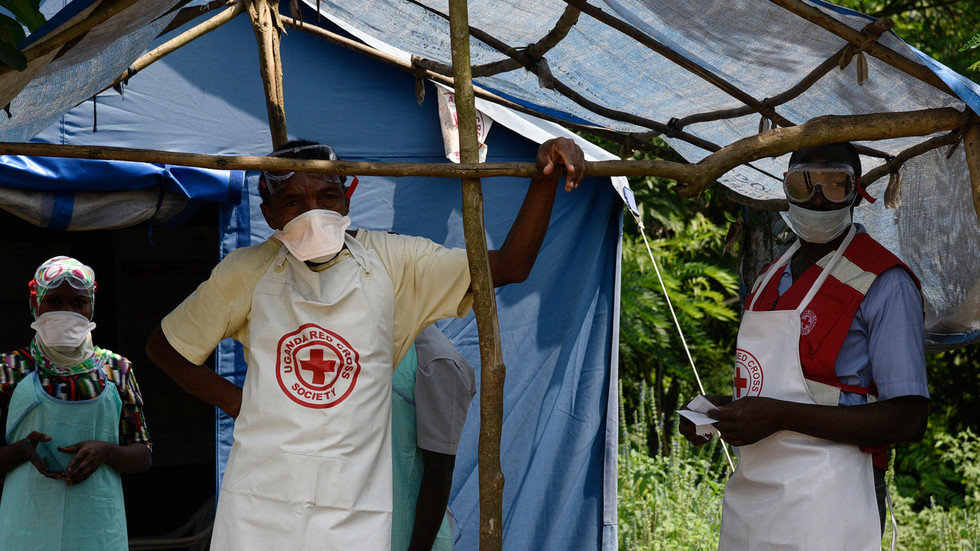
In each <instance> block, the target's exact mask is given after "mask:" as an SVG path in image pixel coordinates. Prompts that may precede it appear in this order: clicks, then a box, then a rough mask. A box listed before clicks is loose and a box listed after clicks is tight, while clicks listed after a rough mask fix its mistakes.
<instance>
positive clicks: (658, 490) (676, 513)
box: [619, 392, 980, 551]
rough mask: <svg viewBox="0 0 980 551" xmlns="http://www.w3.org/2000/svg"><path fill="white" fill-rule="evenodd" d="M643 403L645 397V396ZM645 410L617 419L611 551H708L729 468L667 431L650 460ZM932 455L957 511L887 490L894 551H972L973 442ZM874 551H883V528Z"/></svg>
mask: <svg viewBox="0 0 980 551" xmlns="http://www.w3.org/2000/svg"><path fill="white" fill-rule="evenodd" d="M646 394H647V396H648V397H649V396H652V393H649V392H647V393H646ZM655 411H656V408H654V407H652V404H649V403H647V404H646V405H645V407H643V408H642V414H638V415H637V418H638V419H637V421H636V422H635V423H633V424H632V425H627V424H626V423H625V421H624V419H625V417H624V415H623V412H622V411H620V443H621V445H620V451H619V548H620V549H622V550H624V551H641V550H656V551H660V550H664V551H667V550H679V549H684V550H692V551H701V550H714V549H717V547H718V533H719V530H720V527H721V499H722V495H723V493H724V489H725V481H726V480H727V478H728V476H729V474H730V473H729V467H728V465H727V462H726V461H725V459H724V454H723V453H722V452H721V447H720V444H719V442H718V439H717V438H714V439H712V442H711V443H709V444H707V445H704V446H701V447H699V448H694V447H693V446H691V445H690V444H688V443H687V441H686V440H684V439H683V437H681V436H680V434H679V433H677V432H676V431H675V433H674V434H673V435H671V436H670V439H671V446H670V447H669V449H670V450H672V453H671V454H670V455H669V456H662V455H655V456H653V457H651V456H650V454H649V450H648V449H647V448H646V444H645V442H646V434H647V428H648V426H649V424H655V425H656V426H657V428H658V430H659V429H660V428H662V427H663V419H658V418H657V417H656V415H655V414H654V413H653V412H655ZM935 453H936V454H937V455H938V458H939V460H940V461H944V462H946V463H947V464H949V465H950V466H951V467H952V468H953V469H954V470H955V471H956V472H957V473H959V475H960V477H961V482H962V487H963V489H964V490H963V492H964V495H963V501H962V503H964V505H962V506H958V505H957V506H949V507H943V506H940V505H937V504H936V503H935V501H934V500H930V503H928V504H927V505H926V506H923V507H918V508H917V507H916V506H915V500H914V499H913V497H911V496H904V495H901V494H900V492H899V491H898V490H897V486H896V485H895V484H892V483H891V480H890V481H889V487H890V492H891V498H892V505H893V508H894V514H895V518H896V520H897V522H898V525H899V529H898V540H897V542H896V543H897V544H896V549H898V550H902V551H927V550H928V551H967V550H980V439H978V437H977V435H975V434H973V433H972V432H971V431H969V430H967V431H965V432H962V433H960V434H958V435H957V436H956V437H952V436H949V435H943V434H940V435H938V436H937V437H936V449H935ZM889 476H891V475H889ZM885 530H886V533H885V537H884V539H883V541H882V549H883V550H887V549H890V546H891V539H892V537H891V532H890V527H889V526H886V528H885Z"/></svg>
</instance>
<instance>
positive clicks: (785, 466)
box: [718, 227, 881, 551]
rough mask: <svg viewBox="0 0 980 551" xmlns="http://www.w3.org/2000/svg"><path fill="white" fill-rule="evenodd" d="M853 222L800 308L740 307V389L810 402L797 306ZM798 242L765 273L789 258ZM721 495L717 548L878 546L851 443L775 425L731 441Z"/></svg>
mask: <svg viewBox="0 0 980 551" xmlns="http://www.w3.org/2000/svg"><path fill="white" fill-rule="evenodd" d="M854 231H855V230H854V228H853V227H852V229H851V230H850V231H849V232H848V234H847V237H846V238H845V240H844V242H843V243H842V244H841V246H840V247H839V248H838V250H837V253H836V254H835V255H834V257H833V258H832V259H831V261H830V264H829V265H828V266H827V267H826V268H825V269H824V271H823V273H822V274H821V276H820V277H819V278H818V279H817V281H816V282H814V284H813V287H812V288H811V289H810V291H809V293H808V294H807V296H806V298H804V299H803V301H802V302H801V303H800V306H799V307H798V308H797V309H796V310H773V311H762V312H756V311H752V310H751V308H752V306H750V307H749V308H746V310H745V313H744V315H743V318H742V325H741V327H740V329H739V334H738V351H737V357H736V376H737V377H741V378H742V379H743V381H742V385H740V388H741V393H740V394H735V396H736V397H744V396H747V395H748V396H763V397H769V398H775V399H779V400H786V401H792V402H800V403H808V404H814V403H816V402H815V400H814V399H813V398H812V397H811V395H810V393H809V391H808V389H807V384H806V381H805V380H804V378H803V370H802V367H801V365H800V353H799V342H800V313H801V312H802V311H803V310H804V309H805V308H806V306H807V304H809V302H810V300H811V299H812V298H813V296H814V295H815V294H816V292H817V290H819V288H820V286H821V285H823V282H824V281H825V280H826V278H827V276H828V275H829V274H830V271H831V269H832V268H833V265H834V264H835V263H836V262H837V261H838V260H839V259H840V257H841V255H842V254H843V252H844V249H846V248H847V246H848V245H849V244H850V242H851V239H852V238H853V237H854ZM798 248H799V242H797V243H796V244H794V245H793V247H791V248H790V250H788V251H787V252H786V254H784V255H783V256H782V257H781V258H780V260H779V261H778V262H776V263H775V264H774V265H773V266H772V267H771V268H770V269H769V271H768V273H767V274H766V278H765V280H764V281H763V283H762V287H760V288H764V287H765V285H766V284H767V283H768V281H769V279H770V278H771V277H772V276H773V274H774V273H775V272H776V270H778V269H779V268H780V267H782V266H783V265H785V264H787V262H788V261H789V259H790V258H792V255H793V253H794V252H796V250H797V249H798ZM736 451H737V453H738V454H739V463H738V467H737V468H736V469H735V473H734V474H733V475H732V477H731V478H730V479H729V480H728V484H727V486H726V487H725V497H724V501H723V504H722V520H721V538H720V541H719V545H718V549H719V550H723V551H727V550H732V551H745V550H749V549H751V550H753V551H756V550H791V549H792V550H796V549H827V550H831V549H833V550H835V551H836V550H857V551H866V550H871V549H875V550H877V549H880V547H881V535H880V531H879V530H880V529H879V520H878V507H877V503H876V501H875V493H874V481H873V475H872V469H871V456H870V454H866V453H863V452H861V451H860V450H859V449H858V447H857V446H854V445H850V444H842V443H839V442H832V441H828V440H823V439H820V438H814V437H811V436H807V435H804V434H800V433H796V432H791V431H780V432H777V433H774V434H772V435H770V436H768V437H766V438H764V439H762V440H760V441H759V442H756V443H755V444H751V445H748V446H742V447H740V448H737V449H736Z"/></svg>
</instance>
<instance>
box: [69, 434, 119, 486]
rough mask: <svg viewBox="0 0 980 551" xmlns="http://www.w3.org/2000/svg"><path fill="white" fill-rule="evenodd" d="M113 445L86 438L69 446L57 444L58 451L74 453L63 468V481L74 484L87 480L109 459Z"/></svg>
mask: <svg viewBox="0 0 980 551" xmlns="http://www.w3.org/2000/svg"><path fill="white" fill-rule="evenodd" d="M115 447H116V445H115V444H111V443H109V442H104V441H102V440H86V441H84V442H79V443H77V444H72V445H71V446H58V450H59V451H63V452H65V453H72V454H75V456H74V457H72V458H71V462H69V463H68V467H67V468H66V469H65V483H66V484H68V485H69V486H74V485H75V484H81V483H82V482H85V481H86V480H88V477H90V476H92V473H94V472H95V471H96V470H98V468H99V467H101V466H102V464H103V463H106V462H108V461H109V458H110V456H111V454H112V452H113V449H114V448H115Z"/></svg>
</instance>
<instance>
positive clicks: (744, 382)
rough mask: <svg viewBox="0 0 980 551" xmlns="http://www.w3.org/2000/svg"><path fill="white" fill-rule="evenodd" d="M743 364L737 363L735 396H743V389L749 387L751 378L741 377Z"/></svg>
mask: <svg viewBox="0 0 980 551" xmlns="http://www.w3.org/2000/svg"><path fill="white" fill-rule="evenodd" d="M741 374H742V366H741V365H739V364H735V397H736V398H741V397H742V391H743V390H744V389H746V388H749V380H748V379H747V378H745V377H741Z"/></svg>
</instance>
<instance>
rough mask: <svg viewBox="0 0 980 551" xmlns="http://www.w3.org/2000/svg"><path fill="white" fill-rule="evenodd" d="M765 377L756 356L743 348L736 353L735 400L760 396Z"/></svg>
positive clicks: (733, 380)
mask: <svg viewBox="0 0 980 551" xmlns="http://www.w3.org/2000/svg"><path fill="white" fill-rule="evenodd" d="M764 377H765V374H764V373H763V371H762V364H760V363H759V360H757V359H756V357H755V356H753V355H752V354H751V353H749V351H748V350H744V349H742V348H739V349H738V350H736V351H735V376H734V377H733V378H732V387H733V388H732V390H733V394H734V395H735V399H738V398H741V397H743V396H759V395H760V394H761V393H762V381H763V378H764Z"/></svg>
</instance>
